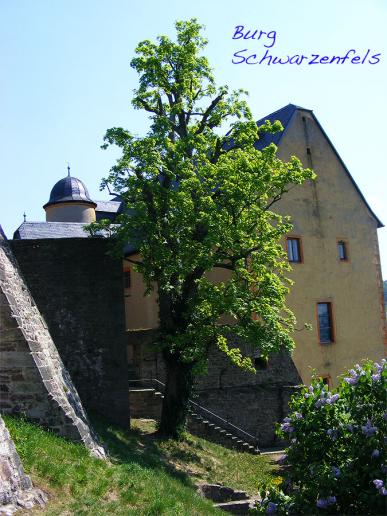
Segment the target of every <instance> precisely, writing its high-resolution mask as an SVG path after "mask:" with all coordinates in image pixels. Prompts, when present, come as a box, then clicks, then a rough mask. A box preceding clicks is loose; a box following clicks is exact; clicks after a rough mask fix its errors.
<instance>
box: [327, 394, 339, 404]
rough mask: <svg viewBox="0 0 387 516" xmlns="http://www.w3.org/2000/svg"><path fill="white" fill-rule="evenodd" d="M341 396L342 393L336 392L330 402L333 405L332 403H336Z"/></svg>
mask: <svg viewBox="0 0 387 516" xmlns="http://www.w3.org/2000/svg"><path fill="white" fill-rule="evenodd" d="M339 398H340V394H334V395H333V396H331V397H330V398H329V401H328V403H329V404H330V405H332V403H335V402H336V401H337V400H338V399H339Z"/></svg>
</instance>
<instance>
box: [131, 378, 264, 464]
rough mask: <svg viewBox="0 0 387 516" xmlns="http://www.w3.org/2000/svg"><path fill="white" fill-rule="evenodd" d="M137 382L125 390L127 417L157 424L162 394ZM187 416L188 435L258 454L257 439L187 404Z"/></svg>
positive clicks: (201, 409)
mask: <svg viewBox="0 0 387 516" xmlns="http://www.w3.org/2000/svg"><path fill="white" fill-rule="evenodd" d="M137 382H138V383H137V385H136V386H135V387H130V389H129V403H130V414H131V417H132V418H135V419H155V420H159V419H160V416H161V407H162V400H163V398H164V396H163V393H162V392H161V390H157V389H156V388H154V387H146V386H145V383H143V384H142V383H141V381H140V380H138V381H137ZM161 385H162V384H161ZM188 414H189V416H188V425H187V426H188V430H189V431H190V432H191V433H192V434H194V435H197V436H199V437H203V438H205V439H208V440H209V441H212V442H216V443H217V444H221V445H222V446H225V447H226V448H230V449H233V450H238V451H241V452H246V453H251V454H255V455H257V454H259V453H260V451H259V448H258V443H257V439H256V438H255V437H254V436H252V435H249V434H247V433H246V432H244V431H243V430H242V429H240V428H238V427H236V426H234V425H232V424H231V423H229V422H228V421H226V420H224V419H223V418H221V417H219V416H218V415H217V414H214V413H212V412H210V411H208V410H207V409H205V408H204V407H201V406H200V405H199V404H197V403H195V402H193V401H190V406H189V410H188Z"/></svg>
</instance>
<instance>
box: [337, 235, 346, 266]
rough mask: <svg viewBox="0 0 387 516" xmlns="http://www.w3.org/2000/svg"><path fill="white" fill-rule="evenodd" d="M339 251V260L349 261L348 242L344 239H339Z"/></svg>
mask: <svg viewBox="0 0 387 516" xmlns="http://www.w3.org/2000/svg"><path fill="white" fill-rule="evenodd" d="M337 251H338V253H339V260H340V261H341V262H346V261H348V251H347V243H346V242H345V241H344V240H338V242H337Z"/></svg>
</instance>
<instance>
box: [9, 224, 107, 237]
mask: <svg viewBox="0 0 387 516" xmlns="http://www.w3.org/2000/svg"><path fill="white" fill-rule="evenodd" d="M84 226H85V224H83V222H23V224H21V225H20V226H19V227H18V228H17V230H16V231H15V233H14V235H13V238H14V239H17V240H26V239H27V240H35V239H39V238H89V236H90V235H89V233H87V232H86V231H84V229H83V227H84ZM101 236H106V235H101Z"/></svg>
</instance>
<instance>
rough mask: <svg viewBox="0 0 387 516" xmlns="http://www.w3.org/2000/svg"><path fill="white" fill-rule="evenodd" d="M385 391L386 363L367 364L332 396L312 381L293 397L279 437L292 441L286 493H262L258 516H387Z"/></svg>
mask: <svg viewBox="0 0 387 516" xmlns="http://www.w3.org/2000/svg"><path fill="white" fill-rule="evenodd" d="M386 385H387V366H386V361H385V360H382V362H381V364H373V363H372V362H369V361H368V362H365V363H364V365H363V366H362V367H361V366H360V365H356V366H355V367H354V369H351V370H350V371H349V372H348V374H346V375H344V377H343V378H342V379H341V381H340V384H339V385H338V387H337V388H336V389H335V390H333V391H332V392H330V391H329V390H328V388H327V386H326V385H324V384H323V382H322V381H321V380H317V379H314V380H313V381H312V384H311V386H310V387H309V388H307V387H303V388H302V389H301V390H300V391H299V392H298V393H297V394H296V395H294V396H293V398H292V400H291V402H290V414H289V417H287V418H285V419H284V421H283V423H282V424H281V425H280V426H279V428H278V430H277V433H278V435H279V436H280V437H282V438H286V439H287V440H288V442H289V445H288V448H287V449H286V458H285V463H286V464H287V468H286V472H285V477H284V480H283V483H282V486H280V488H282V490H281V489H280V488H278V489H273V488H271V489H270V490H269V491H264V492H262V493H261V496H262V502H261V503H260V504H259V505H258V506H257V508H256V511H257V512H258V513H266V514H275V513H276V514H320V513H324V514H372V515H378V514H384V513H385V503H386V500H387V498H385V496H386V495H387V483H386V472H387V463H386V437H385V436H386V427H387V413H386V394H387V392H386ZM285 493H286V494H285Z"/></svg>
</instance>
